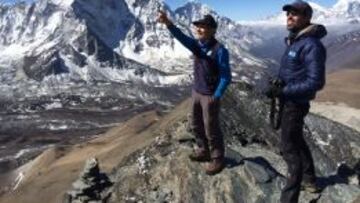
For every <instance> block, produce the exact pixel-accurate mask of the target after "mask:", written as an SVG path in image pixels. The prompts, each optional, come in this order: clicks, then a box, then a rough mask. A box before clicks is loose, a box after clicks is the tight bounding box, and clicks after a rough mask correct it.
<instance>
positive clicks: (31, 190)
mask: <svg viewBox="0 0 360 203" xmlns="http://www.w3.org/2000/svg"><path fill="white" fill-rule="evenodd" d="M190 103H191V102H190V100H185V101H184V102H183V103H182V104H180V105H179V106H177V107H176V108H175V109H173V110H172V111H171V112H169V113H165V114H164V113H161V112H148V113H144V114H141V115H139V116H136V117H135V118H132V119H130V120H129V121H127V122H126V123H124V124H122V125H120V126H119V127H116V128H114V129H112V130H110V131H109V132H107V133H105V134H104V135H102V136H100V137H99V138H97V139H95V140H92V141H89V142H87V143H82V144H80V145H76V146H73V147H69V148H67V149H62V150H61V153H60V150H59V149H56V148H54V149H51V150H48V151H46V152H44V153H43V154H42V155H40V156H39V157H38V158H37V159H35V160H34V161H33V162H32V163H29V165H28V167H27V170H24V171H23V174H24V178H23V180H22V182H21V183H19V185H18V187H17V188H16V190H14V191H13V192H5V193H4V194H3V195H2V196H1V198H0V202H37V203H39V202H63V201H64V199H65V200H66V201H67V202H186V203H187V202H194V203H198V202H206V203H212V202H213V203H222V202H226V203H227V202H234V203H235V202H236V203H238V202H278V201H279V196H280V193H281V188H282V187H283V185H284V183H285V176H286V171H287V169H286V164H285V162H284V161H283V159H282V157H281V155H280V153H279V151H278V147H277V145H278V142H279V136H278V132H275V131H274V130H272V128H271V127H270V126H269V124H268V119H267V116H268V109H269V108H268V104H267V101H266V99H265V98H263V97H261V96H259V94H258V93H257V90H256V88H254V87H253V86H251V85H249V84H246V83H237V84H233V85H232V86H231V88H230V90H229V91H228V92H227V95H226V96H225V98H224V99H223V101H222V105H223V107H224V108H223V111H222V115H221V116H222V119H221V120H222V122H223V123H222V124H223V125H222V127H223V131H224V134H225V135H226V167H225V169H224V170H223V171H222V172H221V173H220V174H217V175H215V176H208V175H206V174H205V172H204V164H200V163H197V162H192V161H190V160H189V158H188V154H189V153H191V151H192V150H193V148H194V145H195V142H194V139H193V135H192V133H191V130H190V128H189V124H188V121H189V116H188V115H189V114H188V112H189V111H188V110H189V108H190ZM306 140H307V142H308V143H309V145H310V148H311V151H312V153H313V156H314V159H315V166H316V173H317V175H318V180H317V181H318V183H319V185H320V186H321V189H322V192H321V193H318V194H313V193H309V192H306V191H302V192H301V196H300V202H304V203H305V202H306V203H307V202H321V203H325V202H326V203H328V202H331V203H356V202H358V201H359V198H360V187H359V174H360V172H359V170H360V163H359V159H358V157H359V152H360V134H359V133H358V132H356V131H354V130H352V129H350V128H348V127H345V126H343V125H341V124H338V123H335V122H332V121H329V120H327V119H325V118H322V117H318V116H315V115H309V116H308V117H307V119H306ZM91 157H97V159H98V162H99V165H101V170H102V171H103V172H104V173H106V176H108V177H109V180H107V179H106V178H105V179H101V180H100V179H98V180H99V181H92V182H91V181H90V182H91V184H90V185H91V186H90V185H86V188H87V189H90V188H93V191H88V192H87V193H86V194H90V195H88V197H85V196H86V194H85V193H82V192H81V190H80V189H79V188H80V187H78V186H84V184H78V183H79V180H82V181H80V182H82V183H84V180H85V182H88V183H89V181H86V180H90V179H91V180H95V179H97V178H95V177H105V175H103V176H98V175H96V174H101V173H100V172H99V171H100V169H99V168H98V167H99V166H98V165H97V164H98V163H97V161H96V160H94V159H93V160H92V161H90V162H88V163H87V164H86V167H85V170H83V171H81V169H82V168H83V165H84V163H85V162H86V160H87V159H89V158H91ZM84 171H85V172H84ZM91 171H92V172H91ZM78 174H80V179H79V176H78ZM90 174H92V175H90ZM94 174H95V175H94ZM84 177H86V178H84ZM105 180H106V181H105ZM105 182H106V183H109V184H106V187H105V186H104V184H103V185H102V186H101V187H98V186H99V184H98V183H105ZM110 182H111V183H112V184H110ZM96 185H97V186H96ZM100 185H101V184H100ZM103 186H104V187H103ZM81 188H84V187H81ZM99 188H102V190H99ZM69 191H70V192H69ZM71 191H73V192H71ZM75 193H76V194H75ZM80 193H81V195H83V196H82V197H81V198H78V199H76V200H75V199H71V198H69V194H71V196H72V197H75V196H76V195H77V194H80ZM93 194H103V195H98V196H97V199H96V200H95V199H91V198H90V196H91V195H93ZM84 195H85V196H84ZM79 196H80V195H78V197H79ZM66 197H67V198H66ZM90 200H91V201H90Z"/></svg>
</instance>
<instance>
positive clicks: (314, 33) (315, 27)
mask: <svg viewBox="0 0 360 203" xmlns="http://www.w3.org/2000/svg"><path fill="white" fill-rule="evenodd" d="M326 35H327V30H326V28H325V26H323V25H319V24H310V25H309V26H307V27H306V28H304V29H302V30H301V31H300V32H299V33H298V34H297V35H296V37H295V39H294V40H293V42H296V41H298V40H300V39H301V38H303V37H316V38H318V39H321V38H323V37H325V36H326ZM285 43H286V44H287V45H291V44H292V43H291V41H290V40H289V38H288V37H286V38H285Z"/></svg>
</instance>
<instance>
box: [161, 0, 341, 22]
mask: <svg viewBox="0 0 360 203" xmlns="http://www.w3.org/2000/svg"><path fill="white" fill-rule="evenodd" d="M187 1H188V0H165V2H166V3H167V4H168V5H170V7H171V8H172V9H174V8H177V7H179V6H181V5H183V4H185V3H186V2H187ZM199 2H201V3H204V4H207V5H209V6H210V7H211V8H213V9H214V10H215V11H217V12H218V13H220V14H221V15H225V16H227V17H230V18H231V19H233V20H259V19H261V18H264V17H267V16H269V15H272V14H277V13H279V12H280V11H281V8H282V6H283V5H284V4H286V3H289V2H290V3H291V2H293V0H290V1H289V0H199ZM312 2H315V3H317V4H319V5H321V6H324V7H331V6H333V5H334V4H335V3H336V2H337V0H312Z"/></svg>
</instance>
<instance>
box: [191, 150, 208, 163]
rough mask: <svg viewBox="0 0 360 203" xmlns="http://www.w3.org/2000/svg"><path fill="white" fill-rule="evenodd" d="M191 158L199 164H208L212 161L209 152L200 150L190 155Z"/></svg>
mask: <svg viewBox="0 0 360 203" xmlns="http://www.w3.org/2000/svg"><path fill="white" fill-rule="evenodd" d="M189 158H190V160H191V161H197V162H208V161H210V160H211V159H210V153H209V151H206V150H199V149H198V150H195V151H194V152H193V153H192V154H190V155H189Z"/></svg>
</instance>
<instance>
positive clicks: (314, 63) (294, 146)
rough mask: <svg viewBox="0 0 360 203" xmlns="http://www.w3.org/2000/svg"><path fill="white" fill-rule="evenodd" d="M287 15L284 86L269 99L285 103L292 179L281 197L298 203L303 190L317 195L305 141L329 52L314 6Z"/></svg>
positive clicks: (292, 7)
mask: <svg viewBox="0 0 360 203" xmlns="http://www.w3.org/2000/svg"><path fill="white" fill-rule="evenodd" d="M283 10H284V11H286V12H287V13H286V14H287V29H288V30H289V36H288V37H287V38H286V44H287V48H286V51H285V53H284V55H283V57H282V59H281V66H280V70H279V79H280V80H281V81H282V82H283V85H282V86H274V87H272V88H270V90H269V91H268V92H267V96H269V97H280V98H281V99H282V101H283V102H284V110H283V117H282V123H281V152H282V155H283V158H284V160H285V162H286V163H287V166H288V176H289V177H288V178H287V182H286V185H285V187H284V188H283V190H282V193H281V202H282V203H290V202H291V203H294V202H298V198H299V194H300V190H301V186H303V187H304V189H306V190H308V191H309V192H317V191H318V190H319V189H318V188H317V187H316V184H315V179H316V176H315V170H314V162H313V158H312V155H311V152H310V150H309V147H308V145H307V144H306V142H305V140H304V137H303V126H304V118H305V116H306V115H307V114H308V112H309V108H310V100H312V99H314V98H315V95H316V92H317V91H319V90H320V89H322V88H323V86H324V85H325V61H326V49H325V48H324V46H323V44H322V43H321V41H320V39H321V38H323V37H324V36H325V35H326V34H327V31H326V29H325V27H324V26H322V25H315V24H311V23H310V20H311V17H312V12H313V11H312V8H311V6H310V5H309V4H308V3H306V2H303V1H295V2H294V3H292V4H288V5H285V6H284V7H283Z"/></svg>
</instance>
